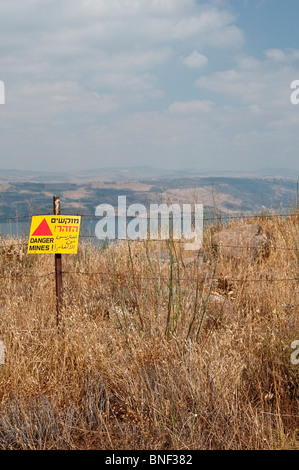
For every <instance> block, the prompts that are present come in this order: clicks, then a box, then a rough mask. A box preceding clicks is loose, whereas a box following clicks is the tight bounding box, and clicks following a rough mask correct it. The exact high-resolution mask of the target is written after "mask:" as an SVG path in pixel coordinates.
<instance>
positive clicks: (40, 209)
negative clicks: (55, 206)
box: [0, 176, 298, 217]
mask: <svg viewBox="0 0 299 470" xmlns="http://www.w3.org/2000/svg"><path fill="white" fill-rule="evenodd" d="M53 195H56V196H60V198H61V207H62V210H63V211H64V212H65V213H66V211H68V212H71V213H74V214H78V215H80V214H88V215H94V214H95V208H96V207H97V206H98V205H99V204H102V203H109V204H112V205H113V206H115V207H116V206H117V197H118V196H123V195H125V196H127V204H128V205H129V204H132V203H141V204H144V205H146V206H147V207H148V206H149V204H151V203H159V202H161V197H162V198H163V200H164V201H167V202H173V203H174V202H177V203H179V204H183V203H185V204H187V203H191V204H192V203H194V202H197V203H202V204H204V207H205V208H206V209H207V210H209V209H211V208H213V209H216V210H217V211H221V212H222V213H223V214H239V213H244V212H249V213H257V212H260V211H262V210H270V209H274V210H287V209H288V208H289V207H291V206H294V204H296V199H298V193H297V181H295V180H294V179H283V178H280V179H273V178H257V177H232V176H227V177H223V176H222V177H217V176H207V177H192V178H191V177H188V178H186V177H185V178H184V177H176V178H174V177H172V178H166V177H164V178H161V177H159V178H142V179H137V180H127V179H123V180H111V181H109V180H106V181H92V180H91V181H89V182H78V181H77V182H46V181H45V182H31V181H22V182H21V181H6V182H4V181H3V182H2V183H0V217H15V216H26V215H32V214H35V213H51V211H52V196H53Z"/></svg>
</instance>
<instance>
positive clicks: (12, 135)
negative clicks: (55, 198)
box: [0, 0, 299, 177]
mask: <svg viewBox="0 0 299 470" xmlns="http://www.w3.org/2000/svg"><path fill="white" fill-rule="evenodd" d="M297 22H298V0H284V1H283V0H208V1H200V0H1V1H0V80H2V81H3V82H4V84H5V104H4V105H0V168H3V169H8V168H14V169H34V170H68V169H72V170H73V169H75V170H78V169H92V168H101V167H111V166H122V167H130V166H137V165H138V166H139V165H151V166H154V167H160V168H172V169H184V168H196V169H203V170H205V169H212V170H218V171H219V170H221V171H222V170H231V169H234V170H237V171H254V170H258V169H261V168H268V167H270V168H280V167H286V168H293V169H295V170H299V163H298V162H299V158H298V153H299V105H294V104H292V103H291V100H290V96H291V92H292V90H291V88H290V87H291V83H292V82H293V81H294V80H299V33H298V24H297ZM295 176H296V177H297V175H295Z"/></svg>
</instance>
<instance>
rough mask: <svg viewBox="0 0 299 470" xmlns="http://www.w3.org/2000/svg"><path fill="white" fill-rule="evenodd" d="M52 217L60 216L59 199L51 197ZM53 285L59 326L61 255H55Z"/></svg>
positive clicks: (58, 324)
mask: <svg viewBox="0 0 299 470" xmlns="http://www.w3.org/2000/svg"><path fill="white" fill-rule="evenodd" d="M53 212H54V215H60V198H59V197H57V196H53ZM55 283H56V324H57V328H59V326H60V320H61V310H62V305H63V304H62V259H61V253H56V254H55Z"/></svg>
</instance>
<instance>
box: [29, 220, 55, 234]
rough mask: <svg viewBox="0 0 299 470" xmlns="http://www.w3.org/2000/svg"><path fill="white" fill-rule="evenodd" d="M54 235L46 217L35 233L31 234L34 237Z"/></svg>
mask: <svg viewBox="0 0 299 470" xmlns="http://www.w3.org/2000/svg"><path fill="white" fill-rule="evenodd" d="M49 235H50V236H51V237H52V236H53V234H52V232H51V230H50V227H49V225H48V224H47V221H46V219H44V220H43V221H42V222H41V223H40V224H39V226H38V227H37V228H36V229H35V231H34V233H33V234H32V235H31V236H32V237H35V236H38V237H46V236H49Z"/></svg>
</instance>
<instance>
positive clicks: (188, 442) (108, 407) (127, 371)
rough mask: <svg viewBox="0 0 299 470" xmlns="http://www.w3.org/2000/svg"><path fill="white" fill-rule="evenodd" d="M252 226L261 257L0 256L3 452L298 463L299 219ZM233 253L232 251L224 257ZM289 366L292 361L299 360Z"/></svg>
mask: <svg viewBox="0 0 299 470" xmlns="http://www.w3.org/2000/svg"><path fill="white" fill-rule="evenodd" d="M252 224H258V226H259V227H260V230H261V233H263V234H266V235H265V236H266V237H267V240H268V245H267V246H268V249H267V251H266V252H262V251H261V252H259V253H258V254H255V256H254V257H252V252H251V247H250V246H247V245H246V246H245V245H242V246H240V245H238V246H239V248H238V250H233V256H232V257H229V258H228V257H227V255H226V254H225V250H224V248H225V246H224V247H223V249H220V252H218V255H217V252H216V251H215V249H214V248H213V246H212V240H213V235H215V234H216V233H218V236H219V235H220V234H221V231H222V228H223V227H222V226H221V225H220V224H218V225H217V226H213V227H209V228H208V229H207V230H206V231H205V234H204V245H203V248H202V251H201V252H200V253H198V254H196V255H198V256H195V253H185V252H184V247H183V244H182V243H179V242H178V243H176V244H174V245H173V244H170V245H169V244H167V243H166V242H159V241H156V242H154V241H152V242H146V241H142V242H131V243H127V242H122V243H118V244H112V245H110V246H108V245H105V246H103V247H102V248H101V250H99V249H97V248H96V247H92V246H89V245H87V244H84V243H82V242H81V245H80V247H79V251H78V254H76V255H69V256H63V291H64V307H63V310H62V312H61V318H60V321H59V329H57V325H56V320H57V317H56V302H55V284H54V276H53V270H54V260H53V256H51V255H27V253H26V241H24V240H21V239H14V240H9V239H2V240H1V252H0V275H1V279H2V280H1V286H2V289H1V293H0V312H1V315H0V339H1V340H2V341H3V343H4V344H5V347H6V350H5V363H4V364H3V365H0V371H1V374H0V449H102V450H107V449H109V450H113V449H118V450H121V449H125V450H132V449H148V450H151V449H156V450H189V451H190V450H196V449H235V450H245V449H254V450H258V449H265V450H269V449H297V450H298V449H299V435H298V409H299V408H298V405H299V395H298V386H299V369H298V367H299V366H298V364H297V363H296V361H294V360H293V359H292V353H293V356H294V354H296V352H295V351H294V349H293V347H292V344H293V342H294V341H295V340H299V324H298V307H299V296H298V287H299V286H298V277H299V276H298V266H299V264H298V259H299V258H298V253H299V251H298V250H299V247H298V227H299V225H298V224H299V219H298V216H288V217H286V218H283V217H267V218H266V217H260V218H255V219H254V220H253V219H247V220H244V221H243V222H240V221H234V222H231V224H230V227H231V228H232V229H233V230H234V231H236V230H237V229H238V228H239V229H241V231H242V232H244V230H245V229H247V228H248V227H247V225H250V226H251V225H252ZM231 244H232V243H231ZM297 356H298V353H297Z"/></svg>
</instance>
